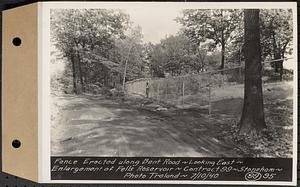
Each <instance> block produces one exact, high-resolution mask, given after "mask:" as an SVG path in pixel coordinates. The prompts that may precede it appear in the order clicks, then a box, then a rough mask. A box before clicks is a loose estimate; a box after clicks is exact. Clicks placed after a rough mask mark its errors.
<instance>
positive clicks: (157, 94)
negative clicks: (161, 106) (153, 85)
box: [156, 81, 160, 101]
mask: <svg viewBox="0 0 300 187" xmlns="http://www.w3.org/2000/svg"><path fill="white" fill-rule="evenodd" d="M159 87H160V81H158V85H157V93H156V97H157V101H159Z"/></svg>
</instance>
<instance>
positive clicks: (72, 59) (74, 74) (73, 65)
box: [71, 55, 78, 94]
mask: <svg viewBox="0 0 300 187" xmlns="http://www.w3.org/2000/svg"><path fill="white" fill-rule="evenodd" d="M71 63H72V75H73V92H74V93H75V94H77V93H78V92H77V84H76V67H75V59H74V55H72V56H71Z"/></svg>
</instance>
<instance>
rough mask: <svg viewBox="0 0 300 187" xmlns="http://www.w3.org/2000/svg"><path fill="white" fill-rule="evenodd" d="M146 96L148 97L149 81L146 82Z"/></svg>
mask: <svg viewBox="0 0 300 187" xmlns="http://www.w3.org/2000/svg"><path fill="white" fill-rule="evenodd" d="M146 97H147V98H149V82H148V81H147V82H146Z"/></svg>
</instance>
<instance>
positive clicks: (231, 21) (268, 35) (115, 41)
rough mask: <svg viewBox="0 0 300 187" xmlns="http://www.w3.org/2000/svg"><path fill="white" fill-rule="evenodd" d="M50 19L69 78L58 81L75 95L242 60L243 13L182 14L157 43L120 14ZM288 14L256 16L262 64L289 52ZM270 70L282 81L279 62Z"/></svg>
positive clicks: (61, 13)
mask: <svg viewBox="0 0 300 187" xmlns="http://www.w3.org/2000/svg"><path fill="white" fill-rule="evenodd" d="M51 15H52V16H51V27H52V29H51V31H52V41H53V43H54V45H55V47H56V49H57V50H59V51H60V52H61V53H62V54H63V56H64V58H66V60H65V62H66V64H65V65H66V66H67V67H68V68H67V69H66V75H68V76H66V78H65V80H61V81H63V82H64V83H65V85H70V82H72V89H71V90H70V89H69V90H67V91H68V92H73V93H75V94H78V93H81V92H85V91H88V90H89V91H91V89H92V90H93V89H95V88H96V87H101V88H110V89H111V88H117V87H120V86H121V85H122V84H123V82H124V81H125V82H126V81H129V80H134V79H138V78H144V77H166V76H179V75H186V74H196V73H200V72H203V71H207V70H217V69H224V68H225V67H227V68H228V67H234V66H235V65H240V63H241V61H244V56H245V55H244V53H245V52H244V50H245V46H244V34H243V33H244V31H243V29H244V28H243V11H242V10H235V9H230V10H226V9H224V10H221V9H220V10H209V9H208V10H200V9H187V10H184V11H183V12H182V14H181V15H180V16H178V17H177V18H174V19H175V21H176V22H178V23H180V25H181V26H182V28H181V31H180V32H179V33H178V34H177V35H169V36H166V37H165V38H164V39H162V40H161V41H160V43H157V44H152V43H144V42H143V40H142V39H143V34H142V28H141V27H139V26H133V24H132V22H131V20H130V17H129V15H127V14H126V13H125V12H122V11H121V10H104V9H89V10H86V9H83V10H79V9H68V10H64V9H63V10H60V9H58V10H52V11H51ZM291 16H292V12H291V11H290V10H281V9H278V10H273V9H270V10H269V9H264V10H262V11H261V12H260V20H259V24H260V36H261V40H260V43H261V47H262V53H261V57H262V60H270V59H282V58H285V57H286V56H287V55H289V54H291V52H292V48H291V45H292V19H291ZM125 67H126V68H125ZM272 67H273V69H274V72H275V73H278V74H280V79H282V76H283V61H278V62H274V63H272ZM125 69H126V70H125ZM86 89H88V90H86Z"/></svg>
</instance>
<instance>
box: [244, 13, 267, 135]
mask: <svg viewBox="0 0 300 187" xmlns="http://www.w3.org/2000/svg"><path fill="white" fill-rule="evenodd" d="M244 30H245V31H244V32H245V95H244V107H243V112H242V116H241V120H240V129H239V133H240V134H250V135H254V134H258V133H259V132H260V131H261V130H262V129H264V128H265V127H266V123H265V118H264V106H263V92H262V80H261V69H262V64H261V46H260V32H259V30H260V29H259V9H246V10H244Z"/></svg>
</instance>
